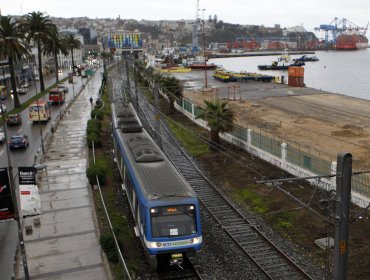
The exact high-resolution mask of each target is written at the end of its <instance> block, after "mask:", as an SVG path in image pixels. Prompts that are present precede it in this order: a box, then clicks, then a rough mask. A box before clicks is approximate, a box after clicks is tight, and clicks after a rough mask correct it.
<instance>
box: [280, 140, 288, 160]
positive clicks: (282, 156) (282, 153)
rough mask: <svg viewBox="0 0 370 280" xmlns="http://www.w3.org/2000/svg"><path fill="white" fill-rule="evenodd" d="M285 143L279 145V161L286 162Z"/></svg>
mask: <svg viewBox="0 0 370 280" xmlns="http://www.w3.org/2000/svg"><path fill="white" fill-rule="evenodd" d="M287 147H288V145H287V143H281V161H282V162H286V156H287Z"/></svg>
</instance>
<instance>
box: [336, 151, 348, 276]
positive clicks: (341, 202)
mask: <svg viewBox="0 0 370 280" xmlns="http://www.w3.org/2000/svg"><path fill="white" fill-rule="evenodd" d="M337 174H338V175H337V189H336V192H337V194H336V201H335V202H336V207H335V241H334V274H333V279H334V280H345V279H347V263H348V249H349V244H348V240H349V227H348V220H349V209H350V206H351V176H352V155H351V154H350V153H345V152H342V153H339V154H338V157H337Z"/></svg>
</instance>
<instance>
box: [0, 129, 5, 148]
mask: <svg viewBox="0 0 370 280" xmlns="http://www.w3.org/2000/svg"><path fill="white" fill-rule="evenodd" d="M4 141H5V133H4V130H3V129H2V128H0V143H1V144H2V143H4Z"/></svg>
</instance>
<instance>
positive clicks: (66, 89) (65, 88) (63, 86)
mask: <svg viewBox="0 0 370 280" xmlns="http://www.w3.org/2000/svg"><path fill="white" fill-rule="evenodd" d="M58 88H61V89H63V91H64V92H65V93H67V92H68V87H67V86H65V85H64V84H58Z"/></svg>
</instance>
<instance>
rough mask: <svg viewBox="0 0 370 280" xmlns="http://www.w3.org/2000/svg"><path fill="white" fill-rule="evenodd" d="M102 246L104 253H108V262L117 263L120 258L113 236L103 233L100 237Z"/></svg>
mask: <svg viewBox="0 0 370 280" xmlns="http://www.w3.org/2000/svg"><path fill="white" fill-rule="evenodd" d="M100 244H101V246H102V248H103V251H104V252H105V253H106V255H107V258H108V260H109V261H110V262H114V263H117V262H118V261H119V258H118V252H117V249H116V243H115V242H114V238H113V236H112V235H111V234H110V233H103V234H102V235H101V236H100Z"/></svg>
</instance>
